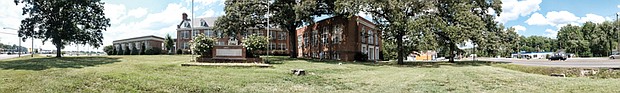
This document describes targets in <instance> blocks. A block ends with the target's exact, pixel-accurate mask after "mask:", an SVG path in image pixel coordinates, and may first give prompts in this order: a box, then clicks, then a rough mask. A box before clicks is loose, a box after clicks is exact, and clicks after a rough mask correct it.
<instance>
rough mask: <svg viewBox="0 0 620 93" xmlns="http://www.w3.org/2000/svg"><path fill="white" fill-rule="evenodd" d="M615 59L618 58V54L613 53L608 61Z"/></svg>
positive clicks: (619, 55) (619, 56) (619, 54)
mask: <svg viewBox="0 0 620 93" xmlns="http://www.w3.org/2000/svg"><path fill="white" fill-rule="evenodd" d="M616 58H620V53H614V54H611V55H610V56H609V59H616Z"/></svg>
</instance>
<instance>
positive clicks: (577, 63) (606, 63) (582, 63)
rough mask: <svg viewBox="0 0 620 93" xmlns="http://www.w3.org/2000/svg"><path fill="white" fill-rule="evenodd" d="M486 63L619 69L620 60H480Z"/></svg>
mask: <svg viewBox="0 0 620 93" xmlns="http://www.w3.org/2000/svg"><path fill="white" fill-rule="evenodd" d="M479 60H486V61H502V62H512V64H519V65H530V66H550V67H620V59H616V60H612V59H608V58H602V57H601V58H569V59H567V60H566V61H549V60H546V59H530V60H527V59H514V58H480V59H479Z"/></svg>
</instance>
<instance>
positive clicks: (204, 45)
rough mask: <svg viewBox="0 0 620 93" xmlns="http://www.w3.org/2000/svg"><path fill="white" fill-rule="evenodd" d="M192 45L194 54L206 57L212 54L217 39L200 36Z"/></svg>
mask: <svg viewBox="0 0 620 93" xmlns="http://www.w3.org/2000/svg"><path fill="white" fill-rule="evenodd" d="M191 43H192V46H191V47H192V48H193V51H194V53H196V54H199V55H202V56H205V55H208V54H210V53H211V49H212V48H213V44H214V43H215V39H213V38H210V37H207V36H205V35H203V34H200V35H197V36H196V38H194V40H193V41H192V42H191Z"/></svg>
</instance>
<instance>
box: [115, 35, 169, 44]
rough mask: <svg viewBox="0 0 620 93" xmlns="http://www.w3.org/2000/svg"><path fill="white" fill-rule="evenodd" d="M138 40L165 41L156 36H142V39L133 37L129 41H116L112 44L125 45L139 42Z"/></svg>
mask: <svg viewBox="0 0 620 93" xmlns="http://www.w3.org/2000/svg"><path fill="white" fill-rule="evenodd" d="M138 40H156V41H164V38H162V37H158V36H154V35H148V36H141V37H133V38H127V39H120V40H114V41H112V43H124V42H132V41H138Z"/></svg>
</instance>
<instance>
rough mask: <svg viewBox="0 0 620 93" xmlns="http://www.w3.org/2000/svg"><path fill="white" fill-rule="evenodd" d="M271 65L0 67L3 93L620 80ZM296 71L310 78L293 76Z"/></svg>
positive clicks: (522, 86)
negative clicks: (306, 73) (305, 72)
mask: <svg viewBox="0 0 620 93" xmlns="http://www.w3.org/2000/svg"><path fill="white" fill-rule="evenodd" d="M271 59H272V60H273V61H274V63H275V64H273V65H274V66H273V67H272V68H239V67H198V66H190V67H182V66H181V65H180V64H181V63H185V62H187V61H188V60H189V56H178V55H155V56H110V57H65V58H44V57H39V58H27V57H26V58H15V59H9V60H3V61H0V92H2V93H6V92H106V93H107V92H319V93H323V92H354V93H360V92H361V93H365V92H375V93H376V92H379V93H383V92H500V93H504V92H588V93H590V92H616V93H617V92H620V90H619V89H618V87H620V80H619V79H590V78H579V77H578V78H559V77H549V76H545V75H539V74H529V73H524V72H519V71H513V70H508V69H504V68H500V67H493V66H488V65H440V66H434V67H419V66H395V65H377V64H372V63H344V64H343V65H338V62H333V61H332V62H316V61H306V60H291V59H287V58H284V57H275V58H271ZM274 59H275V60H274ZM298 68H299V69H305V70H306V71H307V72H308V75H306V76H293V75H291V74H290V70H291V69H298Z"/></svg>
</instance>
